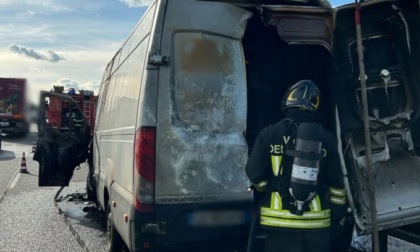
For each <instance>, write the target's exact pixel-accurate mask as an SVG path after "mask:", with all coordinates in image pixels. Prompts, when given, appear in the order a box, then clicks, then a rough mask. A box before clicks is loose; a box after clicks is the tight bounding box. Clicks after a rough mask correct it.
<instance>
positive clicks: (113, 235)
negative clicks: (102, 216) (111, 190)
mask: <svg viewBox="0 0 420 252" xmlns="http://www.w3.org/2000/svg"><path fill="white" fill-rule="evenodd" d="M106 216H107V223H106V251H107V252H120V251H123V248H124V246H123V245H124V242H123V240H122V238H121V236H120V234H118V231H117V229H116V228H115V225H114V221H113V216H112V211H111V204H110V203H108V207H107V209H106Z"/></svg>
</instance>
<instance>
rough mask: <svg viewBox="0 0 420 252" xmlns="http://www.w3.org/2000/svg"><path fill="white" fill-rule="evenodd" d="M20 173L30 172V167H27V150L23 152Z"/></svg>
mask: <svg viewBox="0 0 420 252" xmlns="http://www.w3.org/2000/svg"><path fill="white" fill-rule="evenodd" d="M20 173H29V172H28V169H27V168H26V158H25V152H24V153H23V156H22V162H21V163H20Z"/></svg>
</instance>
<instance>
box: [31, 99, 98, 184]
mask: <svg viewBox="0 0 420 252" xmlns="http://www.w3.org/2000/svg"><path fill="white" fill-rule="evenodd" d="M39 104H40V105H39V116H38V142H37V147H36V152H35V154H34V158H33V159H34V160H36V161H38V163H39V176H38V185H39V186H68V185H69V181H70V179H71V178H72V176H73V171H74V169H75V168H76V167H77V166H78V165H80V164H81V163H83V162H85V161H86V159H87V157H88V145H89V142H90V127H89V125H88V121H87V120H86V118H85V117H84V115H83V113H82V111H81V109H80V107H79V106H78V105H77V102H76V101H75V100H74V99H73V98H72V97H71V96H70V95H66V94H60V93H53V92H41V96H40V103H39Z"/></svg>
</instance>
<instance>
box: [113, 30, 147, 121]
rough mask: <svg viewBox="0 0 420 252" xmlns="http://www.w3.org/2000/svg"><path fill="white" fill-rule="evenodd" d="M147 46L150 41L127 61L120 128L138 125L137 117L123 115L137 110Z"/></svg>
mask: <svg viewBox="0 0 420 252" xmlns="http://www.w3.org/2000/svg"><path fill="white" fill-rule="evenodd" d="M147 38H149V37H147ZM147 46H148V39H145V40H143V41H142V42H141V43H140V45H139V46H138V47H137V48H136V49H135V50H134V51H133V53H132V54H131V55H130V57H129V58H128V60H127V62H128V65H127V75H126V77H125V80H124V85H123V86H122V94H121V97H122V98H121V105H120V106H119V110H120V112H119V115H120V117H119V119H118V125H119V126H120V127H130V126H134V125H135V123H136V119H137V118H136V117H135V116H123V115H125V112H126V111H136V110H137V105H138V97H139V93H140V87H141V79H142V76H143V69H144V63H145V59H146V51H147Z"/></svg>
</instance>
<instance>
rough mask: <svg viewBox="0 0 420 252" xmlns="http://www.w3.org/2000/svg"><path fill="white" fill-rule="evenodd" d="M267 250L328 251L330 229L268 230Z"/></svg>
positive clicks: (283, 251)
mask: <svg viewBox="0 0 420 252" xmlns="http://www.w3.org/2000/svg"><path fill="white" fill-rule="evenodd" d="M266 234H267V238H266V241H265V251H266V252H328V251H329V247H330V229H325V230H317V231H306V230H303V231H302V232H299V231H293V232H286V231H273V230H267V232H266Z"/></svg>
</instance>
